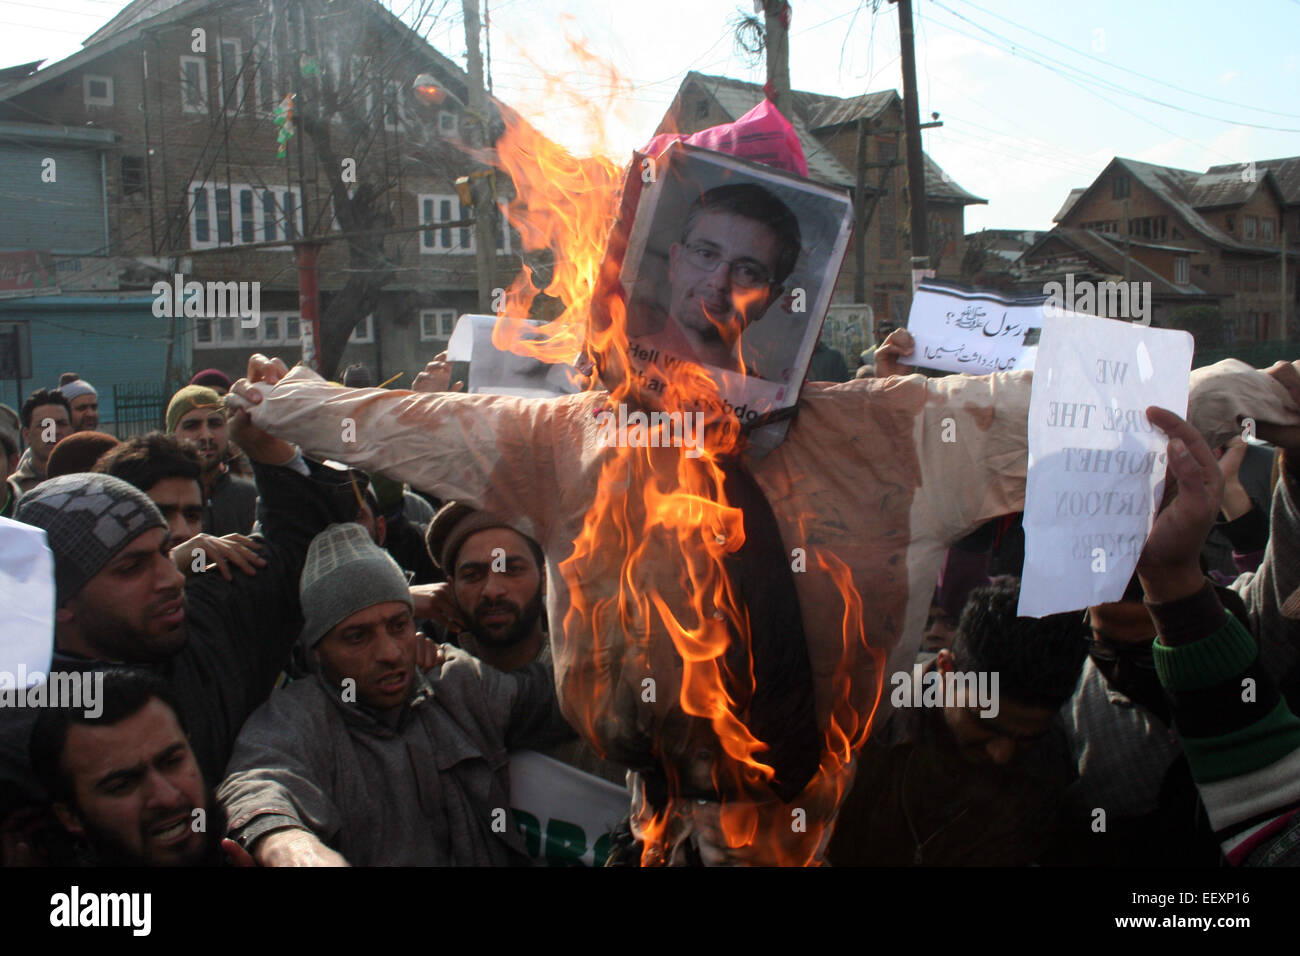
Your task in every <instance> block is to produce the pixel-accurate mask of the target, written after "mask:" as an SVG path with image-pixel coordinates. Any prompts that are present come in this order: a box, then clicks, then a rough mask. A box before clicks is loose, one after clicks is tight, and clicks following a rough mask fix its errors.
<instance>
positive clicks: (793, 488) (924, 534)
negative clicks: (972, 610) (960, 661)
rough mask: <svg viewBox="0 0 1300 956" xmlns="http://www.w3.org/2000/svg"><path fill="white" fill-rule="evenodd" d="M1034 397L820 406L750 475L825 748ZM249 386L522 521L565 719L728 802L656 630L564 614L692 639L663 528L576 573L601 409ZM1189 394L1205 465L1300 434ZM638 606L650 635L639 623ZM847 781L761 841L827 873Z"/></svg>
mask: <svg viewBox="0 0 1300 956" xmlns="http://www.w3.org/2000/svg"><path fill="white" fill-rule="evenodd" d="M1031 376H1032V373H1031V372H1028V371H1022V372H1007V373H1000V374H994V375H984V376H970V375H953V376H948V377H946V378H937V379H927V378H925V377H922V376H920V375H909V376H900V377H893V378H885V379H863V380H855V381H852V382H847V383H844V384H840V385H835V386H825V385H808V386H805V388H804V390H803V394H802V397H801V400H800V402H799V407H798V414H797V417H796V419H795V421H794V423H793V424H792V426H791V427H790V430H789V433H788V435H787V437H786V439H785V440H784V441H783V442H782V443H781V444H780V445H779V446H778V447H777V448H776V449H775V450H774V451H772V452H771V453H770V454H768V455H767V456H766V457H764V458H763V459H762V460H761V461H759V462H758V463H757V464H755V465H754V467H753V474H754V476H755V478H756V479H757V481H758V483H759V485H760V487H761V488H762V490H763V492H764V493H765V494H766V496H767V498H768V501H769V502H770V503H771V506H772V509H773V511H774V513H775V515H776V519H777V523H778V525H779V528H780V532H781V537H782V540H783V542H784V544H785V547H786V548H787V550H791V551H793V549H795V548H802V549H804V552H805V555H806V570H805V571H804V572H803V573H797V574H794V576H793V577H794V580H795V583H796V589H797V592H798V597H799V604H800V607H801V609H802V614H803V621H804V631H805V634H806V637H807V642H808V653H809V657H810V660H811V665H812V674H813V685H814V686H813V691H814V695H815V703H816V716H817V721H818V726H819V728H821V730H822V731H823V734H824V737H823V739H830V740H834V739H835V736H836V735H835V734H834V733H833V732H832V733H831V734H830V735H829V737H827V736H825V734H826V731H827V730H828V729H829V728H832V727H833V725H834V726H838V727H839V728H841V729H848V730H850V731H851V730H854V729H855V728H856V729H862V723H861V722H862V721H865V720H866V719H867V718H868V717H869V716H870V715H871V714H872V712H873V710H874V708H875V706H876V704H877V702H878V700H879V692H880V688H881V684H882V681H886V684H885V686H888V684H887V680H888V675H889V674H892V673H894V672H896V671H907V670H910V668H911V666H912V663H913V660H914V658H915V655H916V652H917V645H918V644H919V641H920V636H921V634H922V631H923V625H924V621H925V616H926V612H927V610H928V607H929V604H930V599H931V596H932V594H933V592H934V586H935V579H936V576H937V572H938V567H939V563H940V561H941V560H942V557H943V554H944V552H945V550H946V549H947V548H948V546H949V544H950V543H951V542H952V541H954V540H956V539H958V538H960V537H962V536H963V535H965V534H967V533H968V532H969V531H971V530H972V529H974V528H975V527H976V526H978V525H979V524H981V523H982V522H984V521H986V520H988V519H990V518H993V517H996V516H998V515H1003V514H1007V513H1010V512H1016V511H1020V510H1022V508H1023V504H1024V489H1025V467H1026V457H1027V437H1026V421H1027V415H1028V408H1029V395H1030V386H1031ZM255 387H257V388H259V389H261V390H263V393H264V401H263V402H261V403H260V404H259V405H257V406H255V407H254V410H253V421H254V424H256V425H257V426H259V427H261V428H264V429H266V430H267V431H269V432H270V433H272V434H273V435H276V436H278V437H282V438H285V439H288V440H290V441H294V442H297V443H298V444H299V445H301V446H302V449H303V451H304V453H306V454H307V455H309V456H312V457H316V458H327V459H336V460H339V461H342V462H345V463H347V464H349V465H353V466H356V467H360V468H364V469H366V470H370V471H380V472H383V473H384V474H386V475H388V476H389V477H391V478H395V479H398V480H402V481H407V482H410V483H411V485H412V486H414V487H416V488H419V489H421V490H425V491H429V492H431V493H433V494H436V495H439V496H440V497H443V498H444V499H455V500H457V501H462V502H466V503H468V504H470V505H472V506H474V507H476V508H484V509H488V510H491V511H493V512H496V513H498V514H503V515H511V516H516V517H517V518H518V520H519V522H520V527H521V529H522V530H525V531H526V532H528V533H529V534H530V535H531V536H532V537H533V538H535V539H536V540H537V541H538V543H539V544H540V545H541V546H542V549H543V550H544V552H545V555H546V566H547V594H546V606H547V612H548V615H549V620H550V621H551V622H553V623H552V627H553V634H552V647H553V653H554V661H555V672H556V674H555V676H556V687H557V692H558V694H559V699H560V702H561V706H562V708H563V710H564V713H565V716H566V718H568V720H569V721H570V723H572V724H573V725H574V727H575V728H577V729H578V730H579V732H581V733H582V734H583V735H584V736H586V737H588V738H589V739H590V741H591V743H592V744H594V745H595V746H596V747H597V748H598V749H599V750H600V751H601V752H602V753H604V754H605V755H606V756H607V757H609V758H610V759H613V760H617V761H619V762H622V763H625V764H628V765H630V766H633V767H637V766H645V764H646V760H647V755H648V754H651V753H653V759H654V760H655V761H657V762H658V763H659V764H660V765H661V766H665V767H670V768H671V769H672V773H671V774H670V776H671V777H672V778H673V779H674V780H675V781H677V783H678V785H679V786H682V787H685V788H688V789H694V790H697V791H700V792H708V791H709V790H710V789H711V788H712V787H713V785H714V781H715V780H716V779H717V776H718V775H717V774H716V772H715V771H716V767H715V764H716V763H717V761H719V760H725V759H730V758H728V757H726V755H725V754H723V752H722V750H721V748H720V747H719V742H718V740H717V738H716V736H715V734H714V733H713V731H712V728H711V726H710V724H709V722H708V721H706V720H703V719H701V718H699V717H692V716H690V715H688V714H686V713H685V712H684V711H683V709H682V706H681V703H680V700H679V691H680V687H681V674H682V668H683V665H682V660H681V658H680V656H679V655H678V652H677V650H676V649H675V647H674V644H673V641H672V640H671V639H670V637H669V636H668V634H667V632H666V631H665V630H664V629H663V625H662V624H661V623H660V622H659V620H657V619H656V618H655V616H653V615H651V616H650V619H640V620H638V619H626V620H619V619H618V618H617V617H610V616H609V615H605V616H604V617H602V618H600V619H598V620H587V619H584V618H582V617H581V615H578V616H571V615H570V611H571V610H573V604H574V596H575V594H578V595H581V597H582V600H583V603H584V604H585V605H586V606H592V605H594V604H596V603H597V602H598V601H600V600H601V599H605V598H610V597H617V595H618V592H619V589H620V587H633V586H634V587H635V588H636V589H639V590H640V591H642V592H644V593H651V592H654V593H657V594H658V595H660V596H661V598H662V600H663V601H664V602H665V603H666V604H667V606H668V607H670V608H673V609H674V610H675V611H677V612H678V613H679V616H680V617H681V618H682V619H689V613H688V611H687V608H688V607H689V598H690V596H689V595H687V594H685V593H684V590H683V581H685V580H687V576H686V575H685V574H684V573H683V555H682V547H681V545H680V543H679V542H678V540H677V539H676V538H675V537H669V536H668V535H667V534H665V535H664V536H663V538H662V539H659V538H657V536H656V535H655V533H654V531H653V529H652V530H651V531H650V533H649V535H648V537H647V539H646V540H643V541H626V540H619V539H618V538H617V537H615V536H607V538H606V539H604V540H603V541H602V542H601V543H600V545H599V549H603V551H602V550H599V549H598V553H597V554H595V555H594V556H589V557H588V558H587V559H585V560H583V561H582V562H581V563H580V565H575V563H574V562H570V561H567V559H569V558H570V556H571V555H572V554H573V553H574V550H575V549H574V542H575V541H576V540H577V539H578V538H579V536H580V535H581V534H582V533H583V530H584V523H585V522H586V521H587V520H588V516H589V514H591V513H593V504H594V503H595V501H596V499H597V495H598V493H601V489H600V488H599V485H600V481H601V475H602V466H603V465H604V464H605V463H606V461H607V460H608V457H609V456H611V455H614V454H616V450H615V449H611V448H608V447H605V446H604V445H603V444H602V442H601V440H600V431H601V429H600V426H599V423H598V422H597V418H596V416H597V415H598V414H599V412H600V411H601V410H602V409H603V407H604V402H605V400H606V398H607V396H606V394H605V393H603V392H587V393H583V394H578V395H572V396H565V397H562V398H555V399H523V398H513V397H506V396H495V395H461V394H453V393H440V394H425V393H415V392H407V391H397V390H385V389H374V388H371V389H350V388H342V387H337V386H332V385H330V384H328V383H326V382H324V381H323V380H322V379H321V378H320V377H319V376H317V375H316V374H315V373H313V372H311V371H310V370H309V369H306V368H303V367H298V368H295V369H294V370H293V371H292V372H291V373H290V374H289V375H288V376H287V377H286V378H284V379H283V380H282V381H281V382H280V383H279V384H278V385H276V386H275V387H274V388H271V387H269V386H265V385H258V386H255ZM1192 392H1193V394H1192V398H1191V402H1190V411H1189V420H1190V421H1191V422H1192V424H1193V425H1195V426H1196V427H1198V428H1199V429H1200V430H1201V432H1202V433H1203V434H1205V435H1206V437H1207V438H1208V439H1209V440H1210V442H1211V444H1212V445H1217V444H1222V443H1223V442H1224V441H1226V439H1227V438H1228V437H1230V436H1231V435H1232V434H1235V433H1236V432H1237V431H1238V425H1237V419H1238V417H1240V416H1243V415H1251V416H1253V417H1255V418H1256V420H1258V421H1272V422H1278V423H1300V414H1297V412H1296V411H1295V410H1294V408H1293V407H1292V406H1291V405H1290V402H1289V399H1288V398H1287V394H1286V391H1285V389H1283V388H1282V387H1281V386H1280V385H1279V384H1278V383H1276V382H1274V381H1273V380H1272V379H1271V378H1270V377H1269V376H1266V375H1264V374H1263V373H1261V372H1258V371H1256V370H1254V369H1251V368H1250V367H1249V366H1246V365H1244V364H1243V363H1240V362H1234V361H1232V360H1229V361H1226V362H1222V363H1219V365H1217V366H1212V367H1210V368H1208V369H1199V370H1197V371H1196V372H1195V373H1193V377H1192ZM236 404H238V403H236ZM945 430H947V437H948V438H949V439H950V440H946V441H945V440H944V437H945V436H944V433H945ZM345 439H346V440H345ZM679 454H680V450H679V449H673V448H666V449H649V450H647V454H646V456H645V460H649V461H651V462H653V461H654V459H655V456H656V455H662V456H664V461H666V462H671V461H675V460H676V457H675V456H677V455H679ZM663 473H668V474H671V470H670V469H666V470H665V471H664V472H663ZM644 487H645V486H644V484H643V483H640V479H638V477H637V476H636V475H628V476H627V480H626V482H625V485H624V486H623V487H609V488H606V489H603V493H604V494H609V495H615V496H626V498H627V501H628V503H629V504H630V505H631V506H633V507H635V506H636V505H637V502H640V501H641V499H642V497H643V495H644ZM634 547H636V548H643V549H645V550H644V554H645V555H646V556H647V557H648V558H650V559H651V560H648V561H646V562H645V563H644V564H642V565H641V566H642V567H643V568H649V569H651V570H650V576H649V578H648V579H644V580H638V581H636V582H624V581H622V580H621V576H620V570H621V569H622V568H623V566H624V559H625V557H626V552H627V549H629V548H634ZM819 559H821V560H819ZM566 562H567V563H566ZM829 566H838V567H847V569H848V570H849V572H850V573H851V579H852V584H853V587H854V588H856V591H857V594H858V595H860V596H861V601H862V606H861V624H862V631H861V633H860V634H855V635H848V636H846V634H845V622H846V601H845V600H844V598H843V597H842V596H841V591H840V589H839V588H838V587H837V585H836V582H835V580H834V577H833V575H832V574H830V573H827V572H826V570H825V568H826V567H829ZM614 606H615V607H618V606H619V605H618V604H615V605H614ZM623 606H624V607H625V608H626V609H627V613H628V614H629V615H631V616H633V617H635V616H636V615H637V613H638V609H639V608H641V607H643V606H644V605H643V604H641V603H639V602H635V601H631V602H624V605H623ZM575 621H576V622H577V624H576V625H575V623H574V622H575ZM560 622H565V623H564V626H563V627H561V626H560ZM882 663H883V667H882ZM647 677H651V678H653V679H654V682H655V687H656V692H655V693H654V694H653V695H651V696H652V697H653V699H652V700H647V699H646V697H647V695H646V694H645V693H644V690H645V686H646V685H645V684H644V683H643V681H644V680H645V678H647ZM886 697H887V695H886ZM886 709H887V704H886ZM880 716H881V717H882V718H883V716H884V711H883V710H882V713H881V715H880ZM859 742H860V741H859ZM720 755H721V756H720ZM835 765H836V766H837V768H838V770H837V772H836V773H834V774H820V775H818V777H816V778H814V781H813V783H812V784H810V785H809V787H808V788H807V789H806V790H805V791H804V792H803V793H802V794H800V795H799V797H798V798H796V799H795V800H794V801H792V802H791V803H790V804H788V805H784V806H783V805H781V804H780V801H779V800H778V799H777V798H776V796H775V795H774V794H772V795H771V796H770V799H769V800H767V801H766V805H765V806H762V807H761V808H760V809H761V812H760V814H759V816H760V818H761V819H760V826H764V825H766V824H765V823H764V821H767V822H768V823H771V825H772V831H773V833H774V834H776V836H777V838H778V839H780V840H782V841H784V842H786V843H788V844H790V846H788V847H786V848H785V850H787V851H789V852H788V853H782V854H781V858H782V859H787V860H788V859H791V858H795V859H799V860H802V861H812V860H814V859H816V858H817V857H818V855H819V853H820V849H819V846H824V840H825V838H826V837H827V836H828V832H826V831H827V828H823V827H813V826H809V827H808V828H807V832H806V833H805V832H798V828H792V827H791V826H790V822H789V821H790V819H791V812H790V810H789V809H788V808H789V807H798V808H802V809H803V810H804V811H805V812H806V814H807V816H808V818H809V819H810V820H811V819H814V818H815V819H817V820H820V821H830V820H832V819H833V817H834V814H835V812H836V808H837V806H838V804H839V801H840V800H841V799H842V797H843V796H844V794H845V793H846V792H847V790H848V787H849V785H850V784H851V782H852V775H853V764H852V762H851V761H839V762H835ZM692 802H693V801H692ZM762 802H763V801H762V800H761V799H760V803H762ZM687 825H688V826H689V824H687ZM814 834H815V835H814ZM800 841H804V842H808V841H812V842H814V843H816V844H818V845H813V846H800V845H799V844H800Z"/></svg>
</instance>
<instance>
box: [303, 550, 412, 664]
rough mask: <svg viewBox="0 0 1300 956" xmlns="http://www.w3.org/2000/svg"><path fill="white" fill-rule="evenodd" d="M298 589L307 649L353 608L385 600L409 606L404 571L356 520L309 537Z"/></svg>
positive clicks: (360, 608)
mask: <svg viewBox="0 0 1300 956" xmlns="http://www.w3.org/2000/svg"><path fill="white" fill-rule="evenodd" d="M298 593H299V596H300V597H301V599H302V614H303V617H304V618H305V622H304V624H303V628H302V639H303V643H305V644H306V645H307V647H308V648H309V649H310V648H312V647H315V646H316V645H317V644H318V643H319V642H320V639H321V638H322V637H324V636H325V635H326V634H328V633H329V632H330V631H331V630H332V629H333V628H334V627H335V625H337V624H338V623H339V622H340V621H342V620H345V619H346V618H348V617H351V616H352V615H353V614H356V613H357V611H364V610H365V609H366V608H368V607H374V606H375V605H376V604H385V603H387V602H389V601H401V602H403V603H404V604H406V605H407V606H408V607H410V606H413V605H412V603H411V592H410V589H409V587H408V585H407V583H406V574H405V573H404V572H403V571H402V569H401V568H399V567H398V566H397V562H396V561H394V560H393V559H392V558H391V557H390V556H389V554H388V552H387V551H385V550H384V549H383V548H381V547H379V545H377V544H375V543H374V542H373V541H371V540H370V535H368V534H367V533H366V529H365V528H363V527H361V525H359V524H332V525H330V526H329V527H328V528H326V529H325V530H324V531H322V532H321V533H320V534H318V535H316V537H314V538H312V542H311V547H309V548H308V549H307V560H306V561H305V562H303V566H302V580H301V582H300V584H299V587H298Z"/></svg>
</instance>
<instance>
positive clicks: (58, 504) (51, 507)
mask: <svg viewBox="0 0 1300 956" xmlns="http://www.w3.org/2000/svg"><path fill="white" fill-rule="evenodd" d="M14 519H15V520H17V521H22V522H24V523H25V524H30V525H34V526H35V527H37V528H44V529H45V536H46V538H47V539H48V540H49V543H50V550H51V551H53V552H54V584H55V587H56V589H57V592H58V593H57V603H58V605H59V606H60V607H62V606H63V605H64V604H65V603H66V602H67V601H68V600H69V599H70V598H73V597H76V595H77V592H79V591H80V590H81V589H82V588H83V587H85V585H86V582H87V581H89V580H90V579H91V578H93V577H94V576H95V575H96V574H98V573H99V572H100V571H102V570H103V569H104V567H105V565H107V564H108V562H110V561H112V560H113V558H114V557H115V556H116V555H117V553H118V552H119V551H121V550H122V549H123V548H125V547H126V546H127V545H128V544H130V543H131V542H132V541H134V540H135V539H136V538H138V537H139V536H140V535H142V534H144V533H145V532H146V531H150V530H152V529H153V528H163V529H166V527H167V522H166V521H164V520H163V516H162V512H160V511H159V510H158V506H157V505H155V504H154V503H153V502H152V501H150V500H149V496H148V495H146V494H145V493H144V492H143V491H140V490H139V489H137V488H135V487H133V486H132V485H128V484H127V483H126V482H125V481H123V480H122V479H121V478H114V477H113V476H112V475H100V474H89V473H80V474H75V475H63V476H62V477H59V478H50V479H48V480H46V481H43V482H41V483H40V484H39V485H37V486H36V487H35V488H33V489H32V490H31V491H29V492H27V494H25V495H23V496H22V497H21V498H20V499H18V508H17V510H16V511H15V512H14Z"/></svg>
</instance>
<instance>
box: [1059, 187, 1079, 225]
mask: <svg viewBox="0 0 1300 956" xmlns="http://www.w3.org/2000/svg"><path fill="white" fill-rule="evenodd" d="M1087 191H1088V187H1087V186H1076V187H1074V188H1073V189H1071V190H1070V195H1068V196H1066V197H1065V203H1064V204H1063V205H1062V206H1061V208H1060V209H1058V210H1057V211H1056V215H1055V216H1053V217H1052V222H1060V221H1061V220H1062V219H1064V218H1065V217H1066V216H1068V215H1069V214H1070V210H1071V209H1073V208H1074V204H1075V203H1076V202H1078V201H1079V197H1080V196H1082V195H1083V194H1084V193H1086V192H1087Z"/></svg>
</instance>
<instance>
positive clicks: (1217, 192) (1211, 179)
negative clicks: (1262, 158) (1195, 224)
mask: <svg viewBox="0 0 1300 956" xmlns="http://www.w3.org/2000/svg"><path fill="white" fill-rule="evenodd" d="M1241 173H1242V170H1241V167H1239V166H1238V167H1235V168H1233V169H1230V170H1220V171H1217V172H1216V171H1211V172H1207V173H1202V174H1201V176H1200V177H1199V178H1198V179H1197V180H1196V185H1195V186H1193V187H1192V192H1191V194H1190V195H1189V196H1188V197H1187V201H1188V202H1189V203H1191V204H1192V206H1194V207H1195V208H1197V209H1213V208H1215V207H1216V206H1238V205H1240V204H1241V203H1244V202H1245V201H1246V200H1247V199H1249V198H1250V197H1251V196H1252V195H1253V194H1254V192H1255V190H1256V189H1258V188H1259V180H1258V178H1256V179H1255V180H1254V181H1248V180H1243V179H1242V178H1241ZM1265 175H1267V170H1265Z"/></svg>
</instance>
